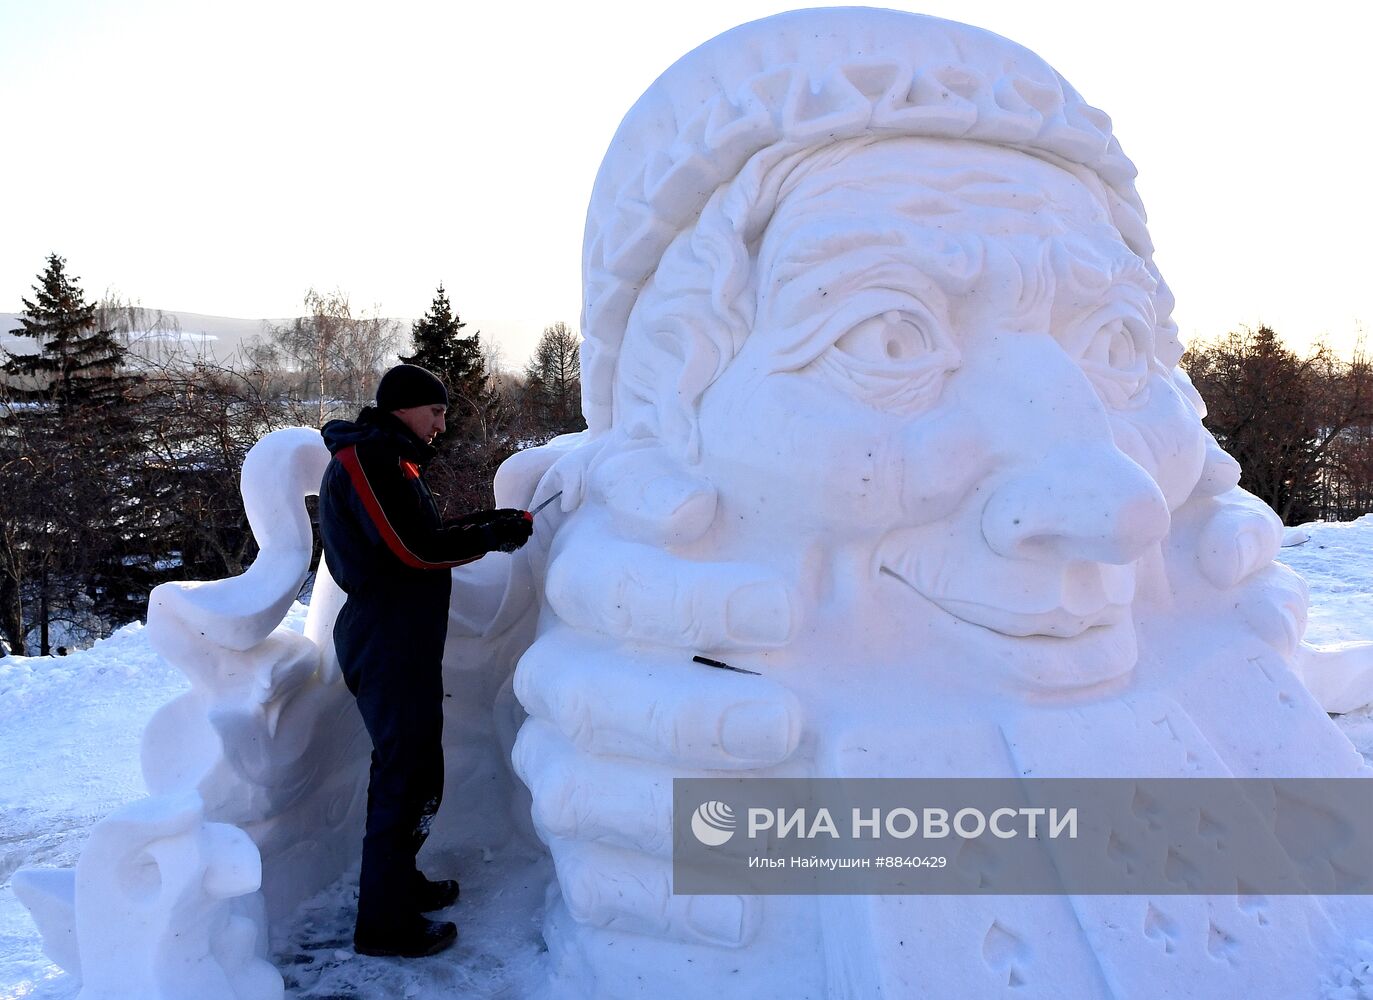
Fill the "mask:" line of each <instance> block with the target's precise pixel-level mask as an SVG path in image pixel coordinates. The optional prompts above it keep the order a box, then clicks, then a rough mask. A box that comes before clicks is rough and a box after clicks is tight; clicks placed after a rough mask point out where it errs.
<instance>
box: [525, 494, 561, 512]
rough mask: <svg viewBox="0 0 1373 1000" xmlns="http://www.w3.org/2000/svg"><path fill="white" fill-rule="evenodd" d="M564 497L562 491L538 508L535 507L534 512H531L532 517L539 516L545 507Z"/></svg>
mask: <svg viewBox="0 0 1373 1000" xmlns="http://www.w3.org/2000/svg"><path fill="white" fill-rule="evenodd" d="M562 495H563V491H562V490H559V491H558V492H557V493H554V494H553V495H552V496H551V497H549V498H548V499H547V500H545V501H544V502H543V503H541V504H539V505H538V506H537V507H535V508H534V509H533V510H531V511H530V512H529V514H530V516H531V517H532V516H533V515H535V514H537V513H538V512H539V511H541V510H543V509H544V508H545V507H547V506H548V505H549V504H551V503H552V502H553V501H554V500H556V499H558V497H560V496H562Z"/></svg>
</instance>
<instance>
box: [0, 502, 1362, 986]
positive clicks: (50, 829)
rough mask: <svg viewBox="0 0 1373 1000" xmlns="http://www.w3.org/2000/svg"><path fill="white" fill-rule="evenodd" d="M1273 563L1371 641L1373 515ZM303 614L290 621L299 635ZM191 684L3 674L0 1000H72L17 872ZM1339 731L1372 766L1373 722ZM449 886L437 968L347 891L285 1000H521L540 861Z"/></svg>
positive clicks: (89, 666) (76, 661) (120, 638)
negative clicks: (452, 940)
mask: <svg viewBox="0 0 1373 1000" xmlns="http://www.w3.org/2000/svg"><path fill="white" fill-rule="evenodd" d="M1302 531H1303V532H1304V533H1305V534H1306V535H1307V536H1308V538H1307V540H1306V541H1305V542H1303V543H1302V544H1300V545H1296V546H1292V547H1289V548H1284V549H1283V550H1282V552H1281V554H1280V558H1281V560H1282V561H1283V562H1285V563H1287V564H1288V565H1289V566H1291V567H1292V568H1293V569H1295V570H1296V571H1297V572H1299V573H1301V574H1302V575H1303V576H1304V577H1305V578H1306V580H1307V582H1308V584H1309V585H1310V588H1311V619H1310V625H1309V626H1308V630H1307V639H1308V640H1309V641H1311V642H1315V643H1331V642H1342V641H1349V640H1358V639H1368V640H1373V514H1371V515H1365V516H1364V517H1362V518H1360V519H1359V520H1358V521H1354V522H1350V523H1347V524H1311V525H1303V526H1302ZM304 612H305V609H304V607H302V606H299V605H297V607H296V608H295V609H294V610H293V611H292V614H291V617H290V618H289V619H288V621H289V622H290V623H291V624H293V626H294V627H296V628H299V627H300V626H301V624H302V623H303V621H304ZM187 687H188V684H187V682H186V679H185V678H184V677H183V676H182V675H181V673H180V672H179V671H177V670H176V669H174V668H172V667H170V666H169V665H167V664H166V663H165V662H164V661H163V660H162V659H161V657H159V656H158V655H157V654H156V653H154V652H153V651H152V649H151V648H150V647H149V645H148V642H147V639H146V637H145V636H144V634H143V627H142V626H141V625H136V624H135V625H129V626H127V627H125V628H123V629H121V630H119V631H118V632H116V633H115V634H114V635H112V636H111V637H110V638H108V639H106V640H104V641H102V642H99V643H97V644H96V645H95V646H93V647H92V648H91V649H89V650H84V651H81V652H78V653H74V654H72V655H71V656H67V657H64V658H56V659H54V658H48V659H42V658H37V657H33V658H23V657H9V658H7V659H3V660H0V753H2V754H3V757H0V759H3V761H4V777H5V780H4V782H3V784H0V1000H21V998H23V1000H29V998H32V1000H73V998H75V996H76V994H77V991H78V988H79V987H78V985H77V984H76V983H75V982H74V981H73V980H72V978H71V977H70V976H68V975H66V974H65V973H63V972H62V971H61V970H60V969H58V968H57V967H56V966H54V965H53V964H52V963H51V962H49V961H48V959H47V958H46V957H45V956H44V955H43V953H42V950H41V942H40V939H39V936H38V931H37V929H36V928H35V927H34V926H33V923H32V922H31V921H30V919H29V916H28V912H27V911H26V910H25V909H24V907H23V906H22V905H20V903H19V901H18V900H17V899H16V898H15V896H14V892H13V890H12V889H11V888H10V876H11V875H12V874H13V872H14V870H15V869H16V868H19V867H21V866H26V865H34V864H45V865H63V866H66V865H71V864H74V863H75V861H76V857H77V855H78V854H79V853H80V851H81V847H82V845H83V843H84V842H85V838H86V834H87V832H88V831H89V829H90V827H91V826H92V825H93V824H94V823H95V822H96V821H98V820H100V819H102V818H103V817H104V816H106V815H108V814H109V813H110V812H111V811H113V810H114V809H115V808H117V807H118V806H120V805H123V804H124V803H126V802H129V801H131V800H133V799H136V798H139V797H141V796H142V795H143V794H144V791H143V782H142V777H141V775H140V773H139V764H138V748H139V741H140V737H141V735H142V732H143V727H144V726H145V725H146V723H147V721H148V719H149V718H150V717H151V716H152V714H153V713H154V712H155V711H156V710H157V709H158V708H159V707H161V706H162V705H163V704H164V703H166V702H167V701H169V700H170V699H171V698H173V697H174V696H176V695H177V694H180V693H181V692H182V691H184V690H186V689H187ZM1338 723H1339V725H1340V728H1341V729H1342V730H1343V731H1344V732H1345V734H1346V735H1347V736H1349V738H1350V739H1351V741H1353V743H1354V745H1355V746H1356V747H1358V748H1359V750H1360V751H1361V752H1362V753H1363V755H1364V756H1365V757H1366V758H1369V759H1370V760H1373V709H1364V710H1362V711H1360V712H1356V713H1352V714H1350V715H1346V716H1342V717H1341V718H1340V719H1339V720H1338ZM431 870H432V871H434V872H435V873H436V874H448V873H451V872H456V873H458V875H459V877H460V878H461V879H462V883H463V897H464V898H463V900H462V901H460V902H459V903H458V905H457V906H456V907H454V908H453V910H451V911H450V912H449V913H448V914H447V916H448V917H449V919H453V920H455V921H457V922H458V924H459V940H458V944H457V945H456V946H455V947H454V948H453V949H451V950H450V951H448V952H446V953H445V954H444V955H442V956H438V957H436V958H432V959H426V960H423V961H415V962H397V961H392V960H387V959H370V958H364V957H360V956H356V955H354V954H353V953H352V951H351V947H350V945H351V931H352V914H353V905H354V899H355V894H356V876H354V877H353V879H352V880H348V879H345V880H343V881H342V882H340V883H338V884H336V885H334V886H332V887H330V888H329V889H327V890H325V891H324V892H323V893H321V894H320V895H319V896H317V897H316V898H315V899H313V900H312V901H311V902H310V903H308V904H307V905H306V906H305V907H304V908H303V909H302V911H301V913H300V914H298V916H297V918H296V920H295V922H294V924H293V925H292V926H290V927H289V928H284V929H283V933H282V934H281V935H280V939H281V940H283V941H286V942H288V944H287V945H286V946H285V947H284V948H282V949H281V950H278V951H277V953H276V954H275V961H276V963H277V966H278V967H279V968H280V969H281V970H282V974H283V976H284V977H285V979H286V984H287V995H288V996H290V997H295V998H300V1000H305V998H311V1000H383V998H384V1000H392V998H406V1000H438V998H452V997H458V996H460V997H468V998H482V1000H519V998H522V997H527V996H530V995H531V994H532V993H533V992H534V991H535V989H536V986H537V984H538V983H539V982H541V981H542V979H543V976H544V969H543V958H542V954H543V943H542V939H541V935H540V925H541V923H542V915H543V905H544V890H545V886H546V885H547V884H548V881H549V878H550V868H549V864H548V862H547V860H546V859H544V858H542V857H538V856H535V855H533V854H532V853H530V852H529V851H528V850H527V849H524V848H521V847H519V846H518V845H508V846H505V847H502V848H500V849H499V850H497V851H496V852H495V853H490V852H487V853H486V855H485V856H478V855H474V856H471V857H444V856H442V855H440V856H438V857H435V858H434V859H433V862H432V868H431Z"/></svg>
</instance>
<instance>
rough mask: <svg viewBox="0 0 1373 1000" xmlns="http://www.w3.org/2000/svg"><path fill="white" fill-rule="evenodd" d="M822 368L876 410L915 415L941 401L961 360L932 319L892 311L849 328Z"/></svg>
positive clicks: (821, 363)
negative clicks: (913, 412) (941, 391)
mask: <svg viewBox="0 0 1373 1000" xmlns="http://www.w3.org/2000/svg"><path fill="white" fill-rule="evenodd" d="M816 364H817V365H818V367H819V368H820V369H821V370H822V371H824V372H825V373H826V374H827V375H828V376H829V377H830V378H832V379H837V380H839V381H840V382H841V383H842V384H843V386H844V388H846V389H847V390H848V391H850V392H852V393H853V394H855V395H857V396H858V397H859V398H861V399H864V400H866V401H867V402H869V403H871V404H873V405H874V406H879V407H883V408H885V409H897V410H914V409H919V408H922V407H924V406H928V405H929V404H930V403H932V402H934V400H935V399H936V398H938V395H939V389H940V387H941V386H942V385H943V384H944V378H945V376H946V375H947V374H948V373H949V372H951V371H953V370H954V369H955V368H957V367H958V355H957V354H956V353H955V351H954V350H953V348H952V347H950V346H949V345H948V344H947V342H946V341H944V340H943V338H941V337H940V336H939V334H938V331H937V328H936V326H935V324H934V321H933V318H932V317H930V316H927V315H922V314H920V313H917V312H915V311H914V310H910V309H888V310H885V311H883V312H881V313H878V314H877V315H875V316H869V317H868V318H866V319H863V320H861V321H859V322H858V323H856V324H854V325H853V326H851V327H849V329H848V330H847V331H845V332H844V333H843V334H841V335H840V336H839V337H838V339H836V340H835V342H834V343H833V344H832V345H831V346H830V348H829V349H828V350H826V351H825V353H824V354H822V355H821V356H820V357H819V358H817V359H816Z"/></svg>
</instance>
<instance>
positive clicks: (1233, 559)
mask: <svg viewBox="0 0 1373 1000" xmlns="http://www.w3.org/2000/svg"><path fill="white" fill-rule="evenodd" d="M1197 542H1198V548H1197V559H1198V561H1199V562H1200V564H1201V571H1202V572H1203V573H1204V574H1206V578H1207V579H1208V580H1210V581H1211V583H1212V584H1214V585H1215V586H1217V587H1219V588H1220V589H1222V590H1226V589H1229V588H1230V587H1233V586H1235V585H1236V584H1238V583H1240V582H1241V581H1242V580H1244V579H1246V578H1247V577H1249V576H1251V575H1253V574H1254V573H1256V572H1258V571H1259V570H1261V569H1263V568H1264V567H1266V566H1268V565H1269V564H1270V563H1272V561H1273V557H1274V556H1276V555H1277V554H1278V548H1279V546H1280V545H1281V544H1282V522H1281V521H1280V520H1279V519H1278V516H1277V515H1276V514H1274V513H1273V511H1272V508H1270V507H1269V506H1268V505H1267V504H1266V503H1264V502H1263V501H1262V500H1260V499H1259V498H1258V497H1256V496H1254V495H1253V494H1252V493H1246V492H1245V491H1244V490H1241V489H1231V490H1228V491H1227V492H1225V493H1222V494H1221V495H1219V496H1218V497H1216V498H1215V508H1214V510H1213V512H1212V513H1211V515H1210V517H1209V518H1208V519H1207V521H1206V523H1205V524H1204V525H1203V526H1202V529H1201V533H1200V535H1199V537H1198V539H1197Z"/></svg>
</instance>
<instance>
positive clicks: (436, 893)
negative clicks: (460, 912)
mask: <svg viewBox="0 0 1373 1000" xmlns="http://www.w3.org/2000/svg"><path fill="white" fill-rule="evenodd" d="M413 898H414V900H415V909H417V910H419V912H421V913H433V912H434V911H435V910H446V909H448V907H450V906H452V905H453V904H454V903H456V902H457V901H458V880H457V879H455V878H445V879H440V880H438V881H437V882H435V881H432V880H430V879H427V878H425V877H424V876H423V875H420V876H419V877H418V880H417V881H416V883H415V890H414V897H413Z"/></svg>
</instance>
